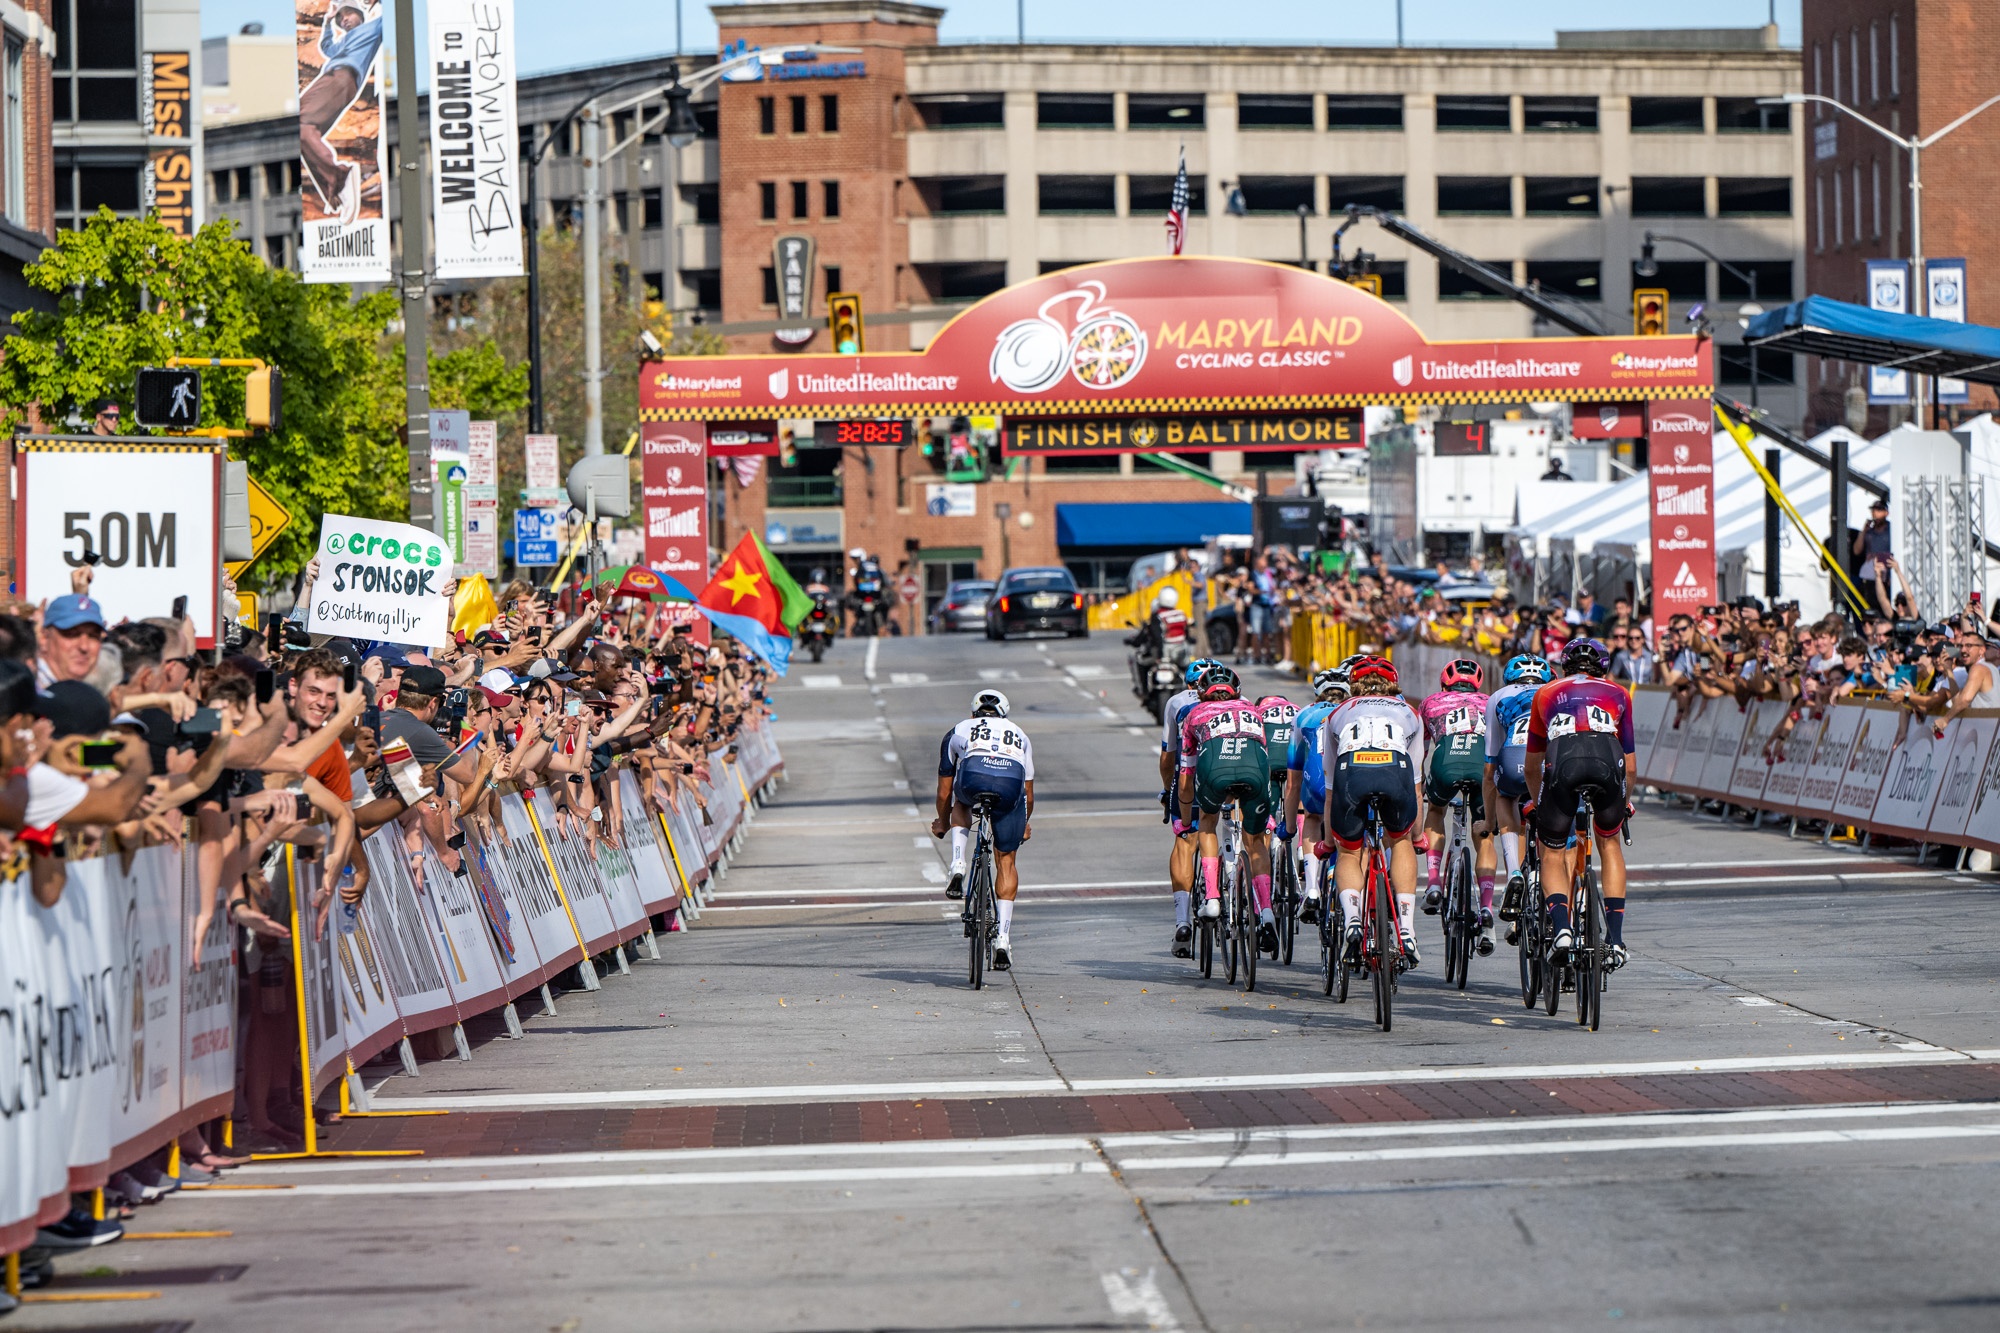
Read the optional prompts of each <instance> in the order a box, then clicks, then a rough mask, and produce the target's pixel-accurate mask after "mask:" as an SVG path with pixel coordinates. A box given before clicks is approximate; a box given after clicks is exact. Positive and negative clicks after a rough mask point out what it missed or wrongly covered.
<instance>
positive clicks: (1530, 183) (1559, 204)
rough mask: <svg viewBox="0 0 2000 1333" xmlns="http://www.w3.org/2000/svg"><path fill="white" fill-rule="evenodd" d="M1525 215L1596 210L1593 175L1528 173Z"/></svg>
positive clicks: (1593, 213)
mask: <svg viewBox="0 0 2000 1333" xmlns="http://www.w3.org/2000/svg"><path fill="white" fill-rule="evenodd" d="M1525 185H1526V190H1525V193H1526V197H1527V209H1528V214H1529V216H1531V217H1532V216H1536V215H1542V216H1549V215H1553V214H1563V213H1572V214H1574V213H1582V214H1586V215H1590V216H1595V215H1596V213H1597V211H1598V210H1597V177H1595V176H1530V177H1528V179H1527V181H1526V182H1525Z"/></svg>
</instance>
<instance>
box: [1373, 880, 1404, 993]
mask: <svg viewBox="0 0 2000 1333" xmlns="http://www.w3.org/2000/svg"><path fill="white" fill-rule="evenodd" d="M1380 855H1381V854H1380V853H1379V852H1377V853H1375V856H1374V860H1375V864H1374V866H1373V867H1372V868H1371V875H1370V878H1371V879H1373V881H1374V885H1373V887H1374V890H1375V951H1376V960H1375V1021H1376V1022H1378V1023H1380V1024H1381V1025H1382V1030H1383V1031H1384V1032H1387V1031H1389V1030H1390V1028H1391V1027H1392V1026H1393V1025H1394V1013H1393V1008H1394V1006H1393V998H1392V997H1393V996H1394V995H1395V993H1396V967H1397V965H1398V962H1399V960H1400V959H1401V958H1402V953H1403V951H1402V944H1401V942H1400V941H1399V940H1398V939H1397V938H1396V911H1395V901H1396V900H1395V898H1394V897H1393V896H1392V895H1393V894H1394V893H1395V886H1394V885H1393V884H1391V883H1390V880H1389V873H1388V868H1387V867H1386V866H1384V865H1382V864H1381V861H1380V859H1379V858H1380Z"/></svg>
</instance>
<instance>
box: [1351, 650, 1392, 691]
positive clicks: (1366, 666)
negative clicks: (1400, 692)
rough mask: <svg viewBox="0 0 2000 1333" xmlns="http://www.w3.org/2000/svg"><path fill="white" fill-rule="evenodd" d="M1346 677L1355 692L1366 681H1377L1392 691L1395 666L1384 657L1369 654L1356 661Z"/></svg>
mask: <svg viewBox="0 0 2000 1333" xmlns="http://www.w3.org/2000/svg"><path fill="white" fill-rule="evenodd" d="M1347 675H1348V679H1349V680H1350V681H1351V682H1352V683H1353V688H1354V689H1356V690H1359V689H1360V688H1361V684H1362V682H1363V681H1367V680H1379V681H1382V682H1383V683H1385V684H1387V685H1388V686H1389V687H1390V688H1391V689H1394V688H1395V685H1396V664H1395V663H1394V662H1391V661H1390V660H1389V659H1388V658H1386V657H1376V656H1373V655H1372V654H1371V655H1368V656H1364V657H1362V658H1360V659H1359V660H1357V661H1356V662H1355V664H1354V665H1353V667H1352V668H1350V669H1349V671H1348V673H1347Z"/></svg>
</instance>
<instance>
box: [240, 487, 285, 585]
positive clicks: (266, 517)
mask: <svg viewBox="0 0 2000 1333" xmlns="http://www.w3.org/2000/svg"><path fill="white" fill-rule="evenodd" d="M291 524H292V511H291V510H289V509H287V508H285V507H284V506H283V505H281V504H279V503H278V498H277V497H276V496H274V495H272V494H271V493H270V492H269V491H267V490H265V489H264V488H263V487H262V486H259V485H258V484H257V479H256V478H255V477H252V478H250V558H249V559H248V560H232V561H230V562H229V563H228V564H227V565H226V566H225V568H227V569H228V570H229V577H230V578H232V579H235V578H241V577H242V575H243V571H244V570H246V569H248V568H249V567H250V566H251V565H253V564H255V563H256V561H257V557H258V556H260V555H262V554H264V552H266V551H268V550H270V549H271V543H272V542H274V541H276V540H278V534H279V533H281V532H283V531H284V530H285V529H286V528H288V527H290V526H291Z"/></svg>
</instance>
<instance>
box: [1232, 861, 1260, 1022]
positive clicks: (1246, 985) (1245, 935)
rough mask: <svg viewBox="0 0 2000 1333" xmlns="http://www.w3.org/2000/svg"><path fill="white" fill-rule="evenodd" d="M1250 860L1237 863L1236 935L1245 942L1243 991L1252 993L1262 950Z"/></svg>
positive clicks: (1254, 988) (1255, 984)
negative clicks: (1251, 880) (1252, 893)
mask: <svg viewBox="0 0 2000 1333" xmlns="http://www.w3.org/2000/svg"><path fill="white" fill-rule="evenodd" d="M1247 861H1248V858H1247V857H1245V858H1241V859H1239V860H1238V862H1237V866H1238V869H1237V872H1236V920H1237V923H1238V924H1237V927H1236V933H1237V935H1238V937H1239V938H1240V939H1241V940H1242V941H1243V989H1244V991H1245V992H1246V993H1247V992H1250V991H1254V990H1256V989H1257V963H1258V961H1259V953H1260V950H1259V949H1258V948H1257V934H1258V916H1257V900H1256V899H1255V898H1254V897H1253V896H1252V895H1251V893H1250V870H1249V867H1248V865H1247Z"/></svg>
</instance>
